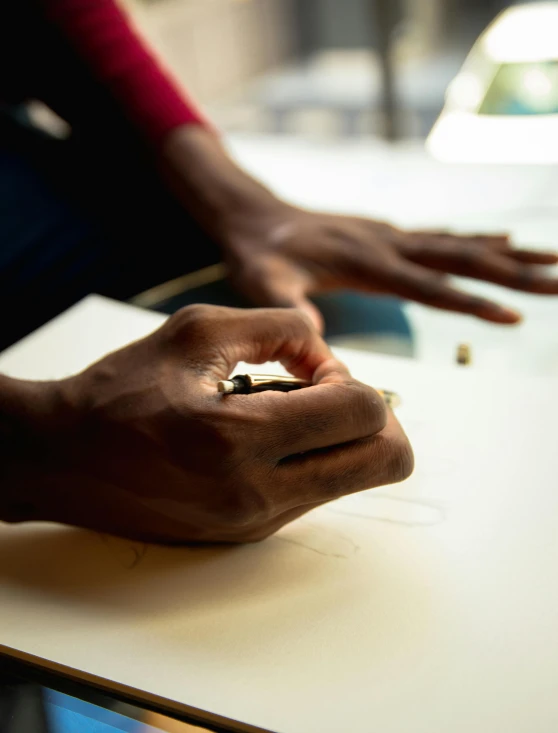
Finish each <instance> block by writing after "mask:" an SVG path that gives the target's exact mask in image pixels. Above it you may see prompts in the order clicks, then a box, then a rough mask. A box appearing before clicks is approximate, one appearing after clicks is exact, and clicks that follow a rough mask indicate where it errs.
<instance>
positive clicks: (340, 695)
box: [0, 298, 558, 733]
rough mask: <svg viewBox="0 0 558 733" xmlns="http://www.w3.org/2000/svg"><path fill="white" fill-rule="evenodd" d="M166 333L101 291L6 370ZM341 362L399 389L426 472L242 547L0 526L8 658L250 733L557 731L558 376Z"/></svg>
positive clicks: (43, 367) (85, 357)
mask: <svg viewBox="0 0 558 733" xmlns="http://www.w3.org/2000/svg"><path fill="white" fill-rule="evenodd" d="M158 321H159V317H158V316H155V315H153V314H150V313H143V312H137V311H135V310H131V309H129V308H127V307H126V306H121V305H116V304H112V303H110V302H107V301H103V300H101V299H96V298H93V299H89V300H88V301H86V302H85V303H84V304H82V305H81V306H79V307H78V308H77V309H75V310H74V311H73V313H70V314H68V315H66V316H65V317H63V319H62V320H61V321H60V322H59V323H58V324H54V325H51V326H49V327H47V328H46V329H45V330H44V331H43V332H42V333H39V334H37V335H35V336H33V337H31V338H30V339H28V340H27V342H26V343H24V344H22V345H20V346H18V347H16V348H14V349H12V350H11V351H10V352H8V353H6V354H5V355H3V356H2V357H0V370H2V371H5V372H9V373H12V374H14V375H20V376H27V377H39V376H44V377H45V378H52V377H56V376H62V374H63V373H64V372H67V371H70V372H71V371H75V370H77V369H79V368H81V367H83V366H85V365H86V363H88V362H89V361H91V360H92V359H93V358H96V357H98V356H100V355H101V354H102V353H103V352H106V351H108V350H111V349H113V348H115V347H117V346H118V345H119V344H121V343H123V342H125V341H126V340H129V339H130V338H137V337H139V336H140V335H142V333H144V332H147V331H149V330H151V329H152V328H154V327H155V326H156V325H157V323H158ZM343 357H344V359H345V361H347V362H348V363H349V364H350V366H351V368H352V370H353V372H354V374H355V376H357V377H359V378H361V379H363V380H364V381H367V382H369V383H371V384H373V385H375V386H381V387H386V388H389V389H394V390H397V391H398V392H400V393H401V395H402V398H403V405H402V407H401V408H400V409H399V416H400V419H401V421H402V423H403V425H404V426H405V428H406V429H407V432H408V433H409V435H410V437H411V439H412V442H413V444H414V447H415V452H416V458H417V469H416V472H415V474H414V476H413V477H412V478H411V479H410V480H408V481H407V482H405V483H403V484H401V485H398V486H395V487H388V488H383V489H378V490H375V491H372V492H364V493H362V494H358V495H354V496H350V497H346V498H344V499H342V500H340V501H338V502H335V503H333V504H331V505H329V506H326V507H323V508H320V509H318V510H316V511H314V512H312V513H310V514H308V515H307V516H306V517H303V518H302V519H300V520H299V521H297V522H295V523H293V524H292V525H290V526H288V527H286V528H285V529H283V530H282V531H281V532H280V533H278V534H277V535H276V536H275V537H273V538H271V539H269V540H267V541H265V542H263V543H261V544H257V545H250V546H243V547H236V548H232V549H231V548H198V549H178V550H175V549H161V548H155V547H147V546H145V545H143V544H141V543H131V542H125V541H120V540H116V539H114V538H109V537H104V536H99V535H96V534H94V533H87V532H81V531H77V530H73V529H68V528H61V527H57V526H48V525H29V526H22V527H10V526H3V527H1V528H0V644H1V645H3V647H4V649H6V648H11V649H12V650H13V652H14V653H17V654H18V655H22V654H23V655H32V656H34V657H38V658H41V659H43V660H45V664H47V665H51V664H52V663H56V664H58V665H64V666H66V667H68V668H71V669H72V670H75V671H76V673H77V674H78V675H80V676H83V675H86V676H87V675H90V676H95V677H98V678H102V679H104V680H108V682H109V683H110V684H111V685H114V686H117V687H122V688H126V689H133V690H136V691H139V692H140V693H141V695H142V696H145V697H147V698H157V699H164V700H165V701H167V703H168V704H169V706H170V707H174V708H175V709H177V710H188V709H192V708H194V709H197V710H201V711H206V712H207V713H209V714H213V715H215V716H220V717H222V718H225V719H228V720H230V721H236V723H233V724H231V725H232V727H233V729H238V730H244V729H245V728H246V726H248V725H252V726H256V727H257V728H259V729H262V730H267V731H276V732H277V733H314V732H316V733H339V732H340V731H351V732H353V733H357V732H360V731H366V732H368V731H380V730H381V731H382V733H410V731H412V732H413V733H447V732H448V731H452V733H471V731H475V733H494V731H504V730H505V731H506V732H507V733H526V732H527V731H536V732H537V733H555V731H556V729H557V727H558V699H557V696H556V693H555V687H556V679H558V632H557V629H556V619H557V618H558V580H557V573H556V567H557V566H558V533H557V532H556V528H555V526H556V521H557V517H558V491H557V490H556V488H557V475H558V451H556V429H555V419H554V415H555V414H556V409H557V408H558V398H557V396H556V395H555V394H554V391H555V390H554V387H553V385H552V383H550V382H547V381H545V380H532V381H528V382H522V383H520V382H512V381H506V380H505V378H504V376H503V375H494V379H492V380H490V381H488V380H486V376H485V377H484V378H482V379H479V378H477V377H476V375H475V374H474V371H471V372H467V371H459V370H439V371H436V370H432V369H428V370H425V369H424V368H421V367H420V366H419V365H417V364H415V363H413V362H407V361H404V360H394V359H387V358H380V357H373V356H367V355H363V354H361V353H354V354H351V353H344V354H343Z"/></svg>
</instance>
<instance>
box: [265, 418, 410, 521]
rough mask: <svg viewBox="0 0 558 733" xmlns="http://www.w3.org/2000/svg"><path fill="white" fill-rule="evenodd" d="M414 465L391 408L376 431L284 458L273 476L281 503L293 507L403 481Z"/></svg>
mask: <svg viewBox="0 0 558 733" xmlns="http://www.w3.org/2000/svg"><path fill="white" fill-rule="evenodd" d="M413 467H414V458H413V453H412V449H411V446H410V444H409V441H408V439H407V436H406V435H405V433H404V432H403V430H402V428H401V426H400V425H399V423H398V422H397V419H396V418H395V416H394V415H393V413H391V412H390V413H388V419H387V424H386V427H385V428H384V429H383V430H382V431H381V432H379V433H378V434H376V435H374V436H370V437H368V438H364V439H361V440H357V441H353V442H351V443H347V444H345V445H338V446H335V447H333V448H330V449H325V450H320V451H314V452H312V453H307V454H305V455H302V456H298V457H291V458H288V459H285V460H284V461H283V462H282V463H281V464H280V466H279V467H278V470H277V472H276V476H277V479H278V480H279V485H280V487H281V488H280V489H279V490H280V491H282V492H283V493H284V494H285V495H284V496H283V497H282V499H283V503H284V504H285V505H288V507H295V506H301V505H303V504H304V503H313V502H321V501H330V500H331V499H336V498H338V497H340V496H343V495H345V494H350V493H354V492H356V491H362V490H364V489H371V488H374V487H376V486H385V485H387V484H392V483H397V482H399V481H403V480H404V479H406V478H408V477H409V476H410V474H411V473H412V470H413ZM293 487H296V490H293ZM302 490H303V491H304V495H301V494H302ZM289 493H290V494H291V495H290V496H289V495H288V494H289Z"/></svg>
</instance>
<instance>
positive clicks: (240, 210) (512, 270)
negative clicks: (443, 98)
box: [163, 127, 558, 328]
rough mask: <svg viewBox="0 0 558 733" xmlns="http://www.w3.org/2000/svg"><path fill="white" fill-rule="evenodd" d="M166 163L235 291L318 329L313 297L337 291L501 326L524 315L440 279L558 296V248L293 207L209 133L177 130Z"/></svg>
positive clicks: (167, 149) (169, 141) (166, 148)
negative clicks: (293, 312) (302, 314)
mask: <svg viewBox="0 0 558 733" xmlns="http://www.w3.org/2000/svg"><path fill="white" fill-rule="evenodd" d="M163 160H164V164H165V166H166V170H167V174H169V171H170V174H169V176H170V178H171V179H172V185H173V188H174V190H175V192H176V193H177V195H178V196H179V197H180V199H181V200H182V201H183V203H184V205H185V206H186V207H187V208H188V209H189V210H190V212H191V213H192V215H193V216H195V217H196V218H197V219H198V220H199V221H200V223H201V224H202V226H204V227H205V228H206V230H207V231H208V232H209V233H210V234H212V236H213V237H214V238H215V239H216V240H217V241H218V242H219V243H220V244H221V247H222V251H223V259H224V260H225V262H226V263H227V266H228V270H229V275H230V278H231V279H232V281H233V283H234V284H235V286H236V287H237V289H238V290H240V291H241V292H242V293H243V294H244V295H246V296H248V297H249V298H250V299H251V300H252V301H253V302H254V303H255V304H256V305H259V306H288V307H296V308H301V309H302V310H304V311H306V312H307V313H308V314H309V315H310V317H311V318H312V320H313V322H314V323H315V325H316V326H317V327H318V328H321V327H322V319H321V315H320V313H319V312H318V310H317V309H316V307H315V306H314V305H313V304H312V303H311V302H310V300H309V296H311V295H314V294H317V293H322V292H326V291H333V290H339V289H348V288H349V289H353V290H359V291H362V292H367V293H383V294H390V295H397V296H400V297H402V298H406V299H408V300H414V301H417V302H419V303H425V304H426V305H430V306H433V307H435V308H441V309H443V310H448V311H456V312H458V313H468V314H471V315H474V316H477V317H478V318H482V319H484V320H487V321H492V322H494V323H502V324H513V323H517V322H518V321H519V320H521V315H520V314H519V313H517V312H516V311H514V310H510V309H509V308H506V307H503V306H501V305H498V304H497V303H494V302H492V301H490V300H487V299H485V298H480V297H477V296H474V295H469V294H468V293H466V292H463V291H460V290H458V289H457V288H455V287H454V286H453V285H451V283H449V282H447V281H446V280H445V279H444V277H443V275H445V274H451V275H461V276H465V277H470V278H473V279H475V280H484V281H486V282H491V283H496V284H498V285H501V286H503V287H507V288H512V289H514V290H523V291H525V292H530V293H540V294H548V295H556V294H558V278H555V277H549V276H548V274H547V273H545V271H544V269H542V268H541V267H540V265H553V264H556V263H557V262H558V256H557V255H556V254H555V253H553V252H540V251H532V250H521V249H515V248H514V247H512V246H511V244H510V241H509V239H508V237H507V236H505V235H502V236H459V235H453V234H450V233H445V232H411V231H404V230H401V229H398V228H396V227H394V226H391V225H389V224H386V223H382V222H378V221H372V220H370V219H364V218H358V217H353V216H335V215H331V214H323V213H317V212H312V211H307V210H304V209H300V208H297V207H295V206H291V205H289V204H287V203H285V202H284V201H281V200H280V199H278V198H277V197H275V196H274V195H273V194H272V193H271V192H270V191H269V190H268V189H266V188H265V187H264V186H262V185H261V184H259V183H258V182H257V181H255V180H254V179H253V178H251V177H250V176H249V175H248V174H247V173H245V172H244V171H242V170H241V169H240V168H239V167H238V166H237V165H236V164H235V163H234V161H233V160H232V159H231V158H230V157H229V156H228V155H227V153H226V151H225V150H224V148H223V147H222V146H221V144H220V142H219V140H218V138H217V137H216V136H215V135H213V134H212V133H209V132H207V131H206V130H203V129H200V128H195V127H192V128H188V127H186V128H177V130H175V131H173V133H171V135H170V136H169V137H168V139H167V140H166V143H165V146H164V149H163Z"/></svg>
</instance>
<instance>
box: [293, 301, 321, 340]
mask: <svg viewBox="0 0 558 733" xmlns="http://www.w3.org/2000/svg"><path fill="white" fill-rule="evenodd" d="M288 307H290V308H298V309H299V310H301V311H302V312H303V313H306V315H307V316H308V317H309V318H310V320H311V321H312V323H313V324H314V327H315V328H316V330H317V331H318V333H319V334H322V335H323V333H324V329H325V324H324V318H323V316H322V314H321V313H320V311H319V309H318V307H317V306H316V305H314V303H312V301H311V300H309V299H308V298H307V297H305V296H302V297H301V298H298V299H295V300H293V303H292V305H291V304H289V306H288Z"/></svg>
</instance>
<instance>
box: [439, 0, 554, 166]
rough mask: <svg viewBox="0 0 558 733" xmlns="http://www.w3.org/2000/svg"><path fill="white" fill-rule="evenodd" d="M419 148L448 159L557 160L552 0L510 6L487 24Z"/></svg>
mask: <svg viewBox="0 0 558 733" xmlns="http://www.w3.org/2000/svg"><path fill="white" fill-rule="evenodd" d="M427 148H428V150H429V151H430V153H432V155H434V157H436V158H438V159H439V160H444V161H448V162H472V163H547V164H548V163H558V2H537V3H531V4H527V5H516V6H513V7H510V8H508V9H507V10H505V11H504V12H503V13H501V14H500V15H499V16H498V17H497V18H496V19H495V20H494V21H493V22H492V23H491V24H490V25H489V26H488V28H487V29H486V30H485V31H484V32H483V33H482V35H481V36H480V37H479V39H478V40H477V42H476V43H475V45H474V46H473V48H472V50H471V52H470V54H469V56H468V57H467V59H466V61H465V63H464V65H463V67H462V69H461V71H460V72H459V74H458V75H457V76H456V78H455V79H454V80H453V81H452V83H451V84H450V86H449V87H448V90H447V94H446V104H445V106H444V109H443V111H442V113H441V115H440V117H439V119H438V120H437V122H436V124H435V125H434V127H433V129H432V132H431V133H430V135H429V137H428V140H427Z"/></svg>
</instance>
